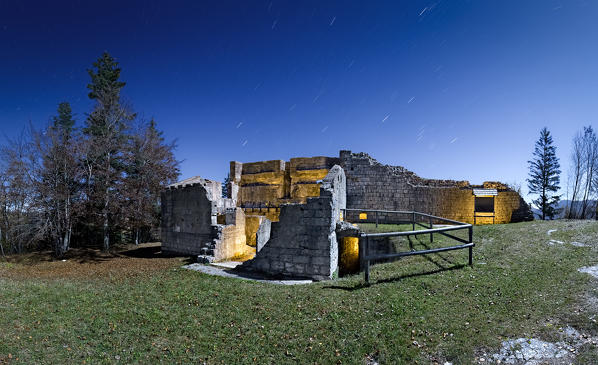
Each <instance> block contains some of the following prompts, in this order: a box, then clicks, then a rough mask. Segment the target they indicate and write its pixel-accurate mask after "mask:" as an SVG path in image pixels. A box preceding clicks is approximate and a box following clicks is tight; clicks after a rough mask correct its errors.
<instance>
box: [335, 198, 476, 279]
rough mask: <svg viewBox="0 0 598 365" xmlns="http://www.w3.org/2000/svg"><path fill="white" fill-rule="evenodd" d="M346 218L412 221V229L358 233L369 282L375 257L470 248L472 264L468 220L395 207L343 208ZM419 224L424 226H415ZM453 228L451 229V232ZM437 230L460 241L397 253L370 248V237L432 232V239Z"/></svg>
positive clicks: (427, 233) (386, 258)
mask: <svg viewBox="0 0 598 365" xmlns="http://www.w3.org/2000/svg"><path fill="white" fill-rule="evenodd" d="M342 213H343V217H344V220H346V221H348V222H351V223H375V224H376V227H378V225H379V224H411V228H412V230H411V231H400V232H384V233H366V232H363V231H361V230H360V233H359V261H360V267H361V268H362V270H363V271H364V278H365V281H366V282H369V281H370V263H371V262H372V261H376V260H388V259H393V258H400V257H404V256H414V255H426V254H431V253H438V252H444V251H452V250H460V249H465V248H467V249H469V265H472V264H473V247H474V246H475V244H474V243H473V226H472V225H471V224H469V223H463V222H459V221H455V220H452V219H447V218H442V217H437V216H433V215H431V214H426V213H420V212H415V211H392V210H372V209H342ZM435 223H436V224H438V223H444V224H450V225H447V226H444V227H438V228H434V224H435ZM416 226H418V227H423V228H424V229H419V230H416ZM463 230H467V233H468V238H467V239H464V238H461V237H458V236H455V235H454V234H453V233H454V232H453V231H463ZM449 232H450V233H449ZM434 234H440V235H442V236H445V237H448V238H450V239H452V240H455V241H457V242H459V243H460V244H459V245H454V246H448V247H439V248H430V249H426V250H417V251H416V250H411V251H404V252H396V253H373V252H371V250H370V241H371V240H374V239H376V238H384V237H402V236H407V237H409V236H418V235H430V242H434Z"/></svg>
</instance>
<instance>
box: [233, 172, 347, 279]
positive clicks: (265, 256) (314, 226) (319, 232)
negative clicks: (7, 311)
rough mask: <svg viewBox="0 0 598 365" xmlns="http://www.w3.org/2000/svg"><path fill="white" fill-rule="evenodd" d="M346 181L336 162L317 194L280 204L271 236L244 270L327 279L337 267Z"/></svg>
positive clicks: (245, 265) (246, 263)
mask: <svg viewBox="0 0 598 365" xmlns="http://www.w3.org/2000/svg"><path fill="white" fill-rule="evenodd" d="M345 195H346V180H345V174H344V171H343V169H342V168H341V167H340V166H338V165H336V166H334V167H332V168H331V169H330V171H329V172H328V174H327V175H326V176H325V177H324V179H323V180H322V181H321V184H320V189H319V196H318V197H309V198H307V199H306V203H305V204H298V203H291V204H284V205H282V206H281V211H280V220H279V221H278V222H273V223H272V224H271V231H270V239H269V240H268V242H267V243H266V244H265V245H264V246H263V248H262V249H261V250H260V251H259V252H258V253H257V254H256V256H255V258H254V259H253V260H250V261H246V262H245V263H244V264H243V265H242V268H243V269H249V270H255V271H261V272H266V273H269V274H272V275H284V276H301V277H309V278H312V279H315V280H324V279H330V278H332V277H333V275H334V273H335V272H336V270H337V267H338V243H337V239H336V224H337V222H338V221H339V219H340V209H343V208H344V207H345V205H346V202H345Z"/></svg>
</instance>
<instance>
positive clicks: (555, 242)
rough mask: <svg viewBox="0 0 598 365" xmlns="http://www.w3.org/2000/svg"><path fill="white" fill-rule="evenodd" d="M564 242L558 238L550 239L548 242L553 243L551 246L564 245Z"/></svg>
mask: <svg viewBox="0 0 598 365" xmlns="http://www.w3.org/2000/svg"><path fill="white" fill-rule="evenodd" d="M564 243H565V242H563V241H558V240H550V241H548V244H549V245H551V246H554V245H562V244H564Z"/></svg>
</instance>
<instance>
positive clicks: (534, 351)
mask: <svg viewBox="0 0 598 365" xmlns="http://www.w3.org/2000/svg"><path fill="white" fill-rule="evenodd" d="M574 350H575V349H574V348H573V347H572V346H569V345H568V344H566V343H564V342H557V343H552V342H546V341H542V340H538V339H535V338H530V339H527V338H518V339H516V340H507V341H503V342H502V348H501V349H500V352H499V353H498V354H494V355H493V356H492V357H493V359H494V361H497V362H498V361H500V362H501V363H503V364H520V363H524V364H526V365H536V364H543V363H545V362H546V361H547V360H551V359H565V358H567V357H569V356H570V353H571V352H572V351H574Z"/></svg>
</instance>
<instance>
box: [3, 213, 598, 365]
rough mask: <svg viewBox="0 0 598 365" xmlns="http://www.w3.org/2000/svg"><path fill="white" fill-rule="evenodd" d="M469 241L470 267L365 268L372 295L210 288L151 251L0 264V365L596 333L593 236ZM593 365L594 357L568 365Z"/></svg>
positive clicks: (583, 352)
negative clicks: (562, 330)
mask: <svg viewBox="0 0 598 365" xmlns="http://www.w3.org/2000/svg"><path fill="white" fill-rule="evenodd" d="M367 228H368V229H371V227H367ZM549 230H556V231H554V232H551V233H550V235H549V234H548V233H547V232H548V231H549ZM427 238H428V237H427V236H426V237H422V238H421V239H422V240H427ZM551 239H552V240H557V241H560V242H562V244H554V243H553V244H549V241H550V240H551ZM474 240H475V242H476V248H475V249H474V266H473V267H469V266H466V265H465V264H466V263H467V251H466V250H461V251H453V252H445V253H441V254H434V255H429V256H426V257H422V256H416V257H409V258H404V259H402V260H399V261H396V262H393V263H388V264H380V265H376V266H373V269H372V272H371V280H372V284H371V285H370V286H364V285H363V278H362V276H360V275H355V276H350V277H345V278H341V279H339V280H335V281H328V282H320V283H315V284H310V285H301V286H276V285H272V284H265V283H258V282H249V281H240V280H236V279H228V278H221V277H211V276H207V275H204V274H201V273H197V272H193V271H188V270H184V269H181V268H180V266H181V265H182V264H183V263H184V262H185V261H186V260H185V259H184V258H163V257H161V256H160V255H158V254H157V253H156V251H157V249H158V248H157V247H153V246H151V245H148V246H144V247H143V248H142V249H141V250H138V251H132V252H121V253H119V254H113V255H102V254H99V253H97V252H94V251H86V252H75V253H73V256H71V257H69V258H68V259H67V261H65V262H63V261H51V260H49V259H47V257H45V256H40V255H29V256H22V257H12V258H11V259H10V260H4V261H0V328H1V329H2V330H1V332H0V363H27V364H30V363H53V364H66V363H155V362H164V363H204V362H205V363H208V364H213V363H214V364H216V363H224V364H237V363H258V364H286V363H291V364H292V363H300V364H305V363H319V364H333V363H334V364H336V363H342V364H364V363H373V362H374V361H376V362H378V363H381V364H388V363H424V364H426V363H435V362H436V363H440V364H443V363H444V362H445V361H450V362H453V363H454V364H459V363H465V364H467V363H481V362H483V361H482V360H481V359H482V358H484V361H485V362H488V360H487V359H488V354H492V353H496V352H497V351H498V350H499V349H500V346H501V342H502V341H504V340H506V339H511V338H520V337H529V338H532V337H533V338H539V339H543V340H545V341H552V342H554V341H557V340H558V338H559V336H560V335H559V331H558V328H559V327H565V326H567V325H569V326H572V327H574V328H576V329H577V330H579V331H580V332H583V333H587V334H588V335H591V336H596V335H597V334H598V325H597V324H596V322H595V319H594V316H595V315H596V314H598V304H597V303H598V292H597V289H598V279H593V278H592V277H591V276H590V275H588V274H585V273H580V272H578V271H577V269H578V268H580V267H582V266H592V265H596V264H598V223H596V222H577V221H556V222H527V223H517V224H510V225H496V226H479V227H475V229H474ZM424 242H425V243H426V244H428V243H427V241H422V242H421V243H424ZM571 242H578V243H585V244H587V245H590V246H589V247H577V246H574V245H571V244H570V243H571ZM414 244H415V246H416V248H418V247H417V246H418V245H420V242H418V241H415V242H414ZM443 244H448V241H442V240H440V239H436V237H435V243H434V245H435V246H438V245H443ZM595 359H598V351H597V349H596V347H595V346H592V345H587V346H583V347H581V348H579V350H578V354H577V355H576V357H575V361H577V362H579V363H595Z"/></svg>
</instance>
